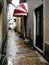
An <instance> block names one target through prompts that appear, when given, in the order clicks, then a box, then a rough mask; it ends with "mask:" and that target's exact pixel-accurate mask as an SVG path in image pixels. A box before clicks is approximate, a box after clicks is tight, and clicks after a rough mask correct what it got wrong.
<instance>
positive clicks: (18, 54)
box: [6, 30, 48, 65]
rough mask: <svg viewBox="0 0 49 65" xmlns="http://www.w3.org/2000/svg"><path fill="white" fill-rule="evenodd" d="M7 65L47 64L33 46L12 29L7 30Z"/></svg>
mask: <svg viewBox="0 0 49 65" xmlns="http://www.w3.org/2000/svg"><path fill="white" fill-rule="evenodd" d="M7 42H8V43H7V55H6V56H7V61H8V65H48V63H47V62H46V60H45V59H44V58H43V57H42V56H41V55H40V54H39V53H38V52H37V51H36V50H34V49H33V48H30V47H29V46H28V45H26V44H25V43H24V40H22V39H21V38H19V35H18V33H17V32H14V30H9V31H8V41H7Z"/></svg>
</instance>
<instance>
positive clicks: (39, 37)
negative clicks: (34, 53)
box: [35, 5, 43, 51]
mask: <svg viewBox="0 0 49 65" xmlns="http://www.w3.org/2000/svg"><path fill="white" fill-rule="evenodd" d="M35 17H36V21H35V23H36V33H35V34H36V42H35V46H36V47H37V48H38V49H40V50H42V51H43V5H41V6H39V7H38V8H36V9H35Z"/></svg>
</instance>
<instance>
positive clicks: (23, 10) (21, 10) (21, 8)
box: [13, 3, 28, 16]
mask: <svg viewBox="0 0 49 65" xmlns="http://www.w3.org/2000/svg"><path fill="white" fill-rule="evenodd" d="M27 13H28V4H27V3H21V4H20V5H18V6H17V7H16V9H15V10H14V13H13V15H25V16H27Z"/></svg>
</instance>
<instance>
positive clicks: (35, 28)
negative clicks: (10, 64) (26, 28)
mask: <svg viewBox="0 0 49 65" xmlns="http://www.w3.org/2000/svg"><path fill="white" fill-rule="evenodd" d="M40 6H43V4H42V5H40ZM40 6H39V7H40ZM37 8H38V7H37ZM37 8H35V9H37ZM35 9H34V11H33V14H34V15H33V16H34V41H33V42H34V44H33V46H34V47H35V48H36V49H37V50H38V51H40V52H41V53H43V52H44V42H43V50H41V49H40V48H38V47H37V46H36V14H35ZM43 29H44V28H43Z"/></svg>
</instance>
